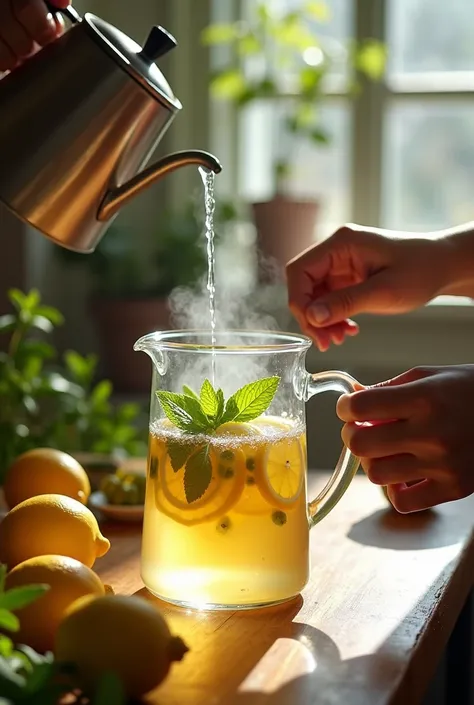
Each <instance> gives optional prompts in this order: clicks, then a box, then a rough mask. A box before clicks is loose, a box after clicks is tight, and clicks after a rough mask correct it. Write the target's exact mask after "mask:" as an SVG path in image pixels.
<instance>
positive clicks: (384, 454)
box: [337, 365, 474, 513]
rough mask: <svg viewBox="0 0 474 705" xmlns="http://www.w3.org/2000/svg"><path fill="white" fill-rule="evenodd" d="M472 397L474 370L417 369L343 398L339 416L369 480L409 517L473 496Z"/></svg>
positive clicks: (347, 440)
mask: <svg viewBox="0 0 474 705" xmlns="http://www.w3.org/2000/svg"><path fill="white" fill-rule="evenodd" d="M473 399H474V365H456V366H452V367H416V368H414V369H412V370H410V371H408V372H405V373H404V374H402V375H400V376H398V377H395V378H394V379H391V380H389V381H387V382H382V383H381V384H380V385H374V386H373V387H368V388H365V389H363V390H361V391H356V392H354V393H352V394H345V395H343V396H341V397H340V398H339V400H338V403H337V413H338V415H339V417H340V418H341V419H342V421H345V422H346V423H345V425H344V427H343V429H342V438H343V440H344V443H346V445H347V446H348V447H349V448H350V450H351V451H352V452H353V453H354V454H355V455H356V456H358V457H360V458H361V464H362V467H363V468H364V470H365V472H366V473H367V475H368V477H369V480H371V481H372V482H373V483H375V484H376V485H388V495H389V498H390V501H391V503H392V504H393V506H394V507H395V509H397V510H398V511H399V512H401V513H409V512H415V511H419V510H421V509H427V508H428V507H433V506H435V505H437V504H442V503H443V502H450V501H452V500H455V499H461V498H462V497H467V496H468V495H470V494H471V493H472V492H474V472H473V468H472V451H473V442H472V427H473V423H474V415H473V413H472V404H473ZM407 483H416V484H412V485H411V486H407Z"/></svg>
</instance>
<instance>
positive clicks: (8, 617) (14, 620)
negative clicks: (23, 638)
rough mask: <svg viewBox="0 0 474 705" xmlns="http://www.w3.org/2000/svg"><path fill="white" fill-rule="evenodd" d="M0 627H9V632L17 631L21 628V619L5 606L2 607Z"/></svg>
mask: <svg viewBox="0 0 474 705" xmlns="http://www.w3.org/2000/svg"><path fill="white" fill-rule="evenodd" d="M0 628H2V629H7V630H8V631H9V632H17V631H18V630H19V628H20V620H19V619H18V617H17V616H16V614H13V612H9V611H8V610H6V609H4V608H0Z"/></svg>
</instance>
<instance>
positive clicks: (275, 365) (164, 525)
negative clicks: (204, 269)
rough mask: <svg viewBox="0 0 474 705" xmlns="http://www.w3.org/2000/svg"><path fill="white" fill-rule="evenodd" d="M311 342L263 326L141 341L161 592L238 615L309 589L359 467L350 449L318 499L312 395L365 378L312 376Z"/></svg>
mask: <svg viewBox="0 0 474 705" xmlns="http://www.w3.org/2000/svg"><path fill="white" fill-rule="evenodd" d="M310 346H311V340H310V339H309V338H306V337H304V336H301V335H293V334H286V333H273V332H259V331H242V332H240V331H227V332H226V331H222V332H217V333H215V334H214V339H212V336H211V332H210V331H208V332H207V331H197V330H194V331H193V330H187V331H165V332H157V333H150V334H148V335H145V336H144V337H142V338H140V339H139V340H138V341H137V342H136V343H135V345H134V349H135V350H141V351H144V352H146V353H147V354H148V355H149V356H150V357H151V359H152V361H153V376H152V392H151V408H150V430H149V450H148V469H147V486H146V499H145V514H144V523H143V540H142V555H141V576H142V579H143V582H144V583H145V585H146V587H147V588H148V590H150V592H152V593H153V594H154V595H156V596H157V597H159V598H161V599H163V600H166V601H167V602H171V603H174V604H177V605H181V606H185V607H192V608H200V609H232V610H236V609H246V608H252V607H261V606H264V605H271V604H276V603H279V602H283V601H285V600H288V599H291V598H292V597H294V596H296V595H298V594H299V593H300V592H301V590H302V589H303V588H304V587H305V585H306V583H307V581H308V577H309V571H310V566H309V529H310V528H311V527H313V526H314V525H315V524H317V523H318V522H319V521H320V520H321V519H323V518H324V517H325V516H326V515H327V514H328V513H329V512H330V511H331V510H332V509H333V507H334V506H335V505H336V504H337V502H338V501H339V500H340V499H341V497H342V495H343V494H344V492H345V491H346V489H347V488H348V486H349V484H350V482H351V480H352V478H353V476H354V474H355V473H356V471H357V468H358V465H359V460H358V458H356V457H354V456H353V455H352V454H351V453H350V451H349V450H348V449H347V448H344V449H343V451H342V453H341V456H340V458H339V461H338V463H337V466H336V469H335V470H334V472H333V474H332V476H331V478H330V480H329V481H328V483H327V484H326V486H325V487H324V489H323V490H322V491H321V492H320V493H319V495H318V496H317V497H316V498H314V499H313V500H312V501H310V502H309V503H308V501H307V494H306V471H307V453H306V429H305V402H306V401H307V400H308V399H309V398H310V397H312V396H313V395H314V394H318V393H320V392H324V391H329V390H330V391H336V392H340V393H344V392H352V391H354V384H355V382H356V381H355V380H354V379H353V378H352V377H350V376H349V375H348V374H346V373H344V372H321V373H318V374H309V373H308V372H307V371H306V369H305V356H306V353H307V351H308V349H309V348H310ZM239 390H240V391H239Z"/></svg>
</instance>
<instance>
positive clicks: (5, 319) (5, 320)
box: [0, 313, 16, 333]
mask: <svg viewBox="0 0 474 705" xmlns="http://www.w3.org/2000/svg"><path fill="white" fill-rule="evenodd" d="M15 325H16V318H15V316H12V315H11V314H10V313H7V314H5V316H0V333H9V332H10V331H12V330H13V329H14V328H15Z"/></svg>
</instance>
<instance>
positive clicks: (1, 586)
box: [0, 563, 8, 593]
mask: <svg viewBox="0 0 474 705" xmlns="http://www.w3.org/2000/svg"><path fill="white" fill-rule="evenodd" d="M7 572H8V570H7V566H6V565H5V563H0V593H2V592H3V591H4V590H5V578H6V577H7Z"/></svg>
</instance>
